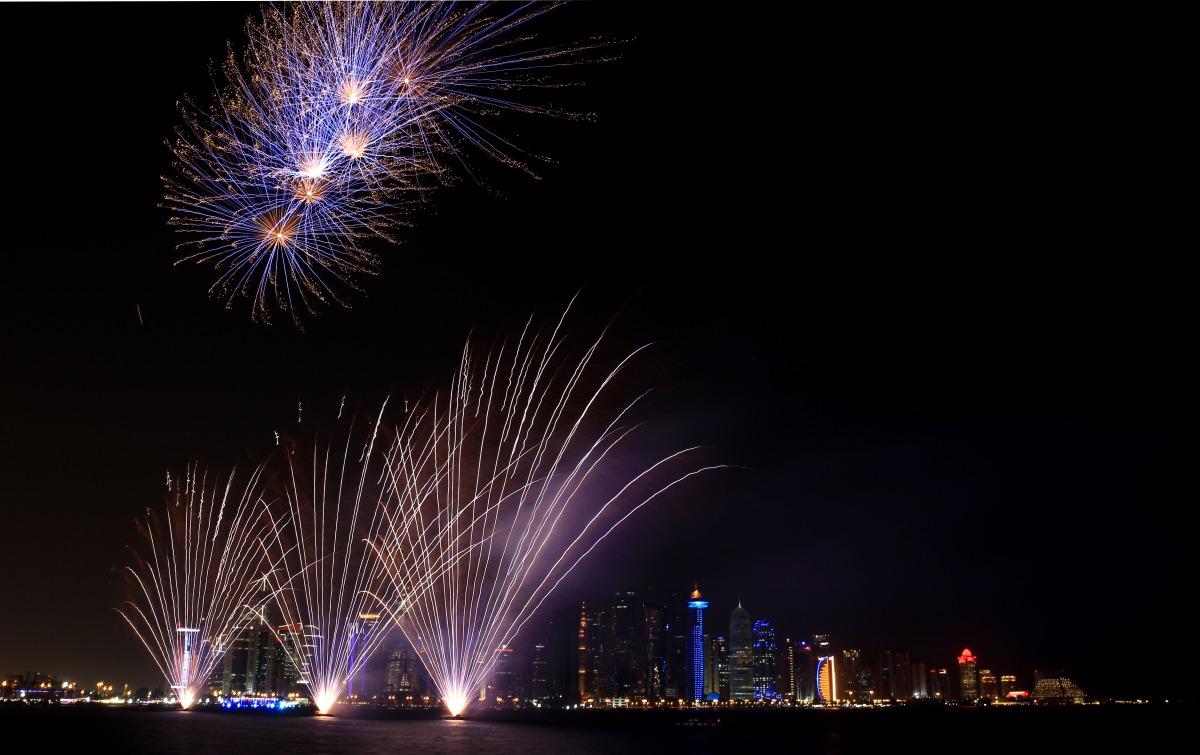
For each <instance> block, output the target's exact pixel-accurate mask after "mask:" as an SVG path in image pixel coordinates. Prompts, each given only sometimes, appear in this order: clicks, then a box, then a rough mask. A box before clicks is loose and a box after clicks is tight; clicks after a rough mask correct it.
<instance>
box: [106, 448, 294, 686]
mask: <svg viewBox="0 0 1200 755" xmlns="http://www.w3.org/2000/svg"><path fill="white" fill-rule="evenodd" d="M261 483H262V470H261V468H259V469H255V470H254V471H252V472H251V473H250V474H249V475H248V476H247V479H246V480H245V482H242V481H241V480H240V479H239V476H238V474H236V473H232V474H230V475H229V476H228V478H226V479H224V480H221V479H219V476H218V475H215V474H214V475H212V480H211V481H210V475H209V474H207V473H205V472H202V471H201V470H199V469H198V467H196V466H195V465H193V466H191V467H189V469H188V472H187V474H186V475H185V476H184V478H183V480H182V484H181V485H178V486H177V485H173V484H172V483H171V482H170V478H169V477H168V501H167V506H166V507H165V510H164V511H163V513H162V516H159V515H157V514H155V513H154V512H152V511H150V510H147V512H146V516H145V518H144V519H143V520H140V521H139V523H138V524H139V529H140V530H141V533H142V534H143V535H144V536H145V538H146V542H147V545H148V547H149V551H148V555H143V554H141V553H135V555H134V560H135V565H134V566H131V567H128V568H127V570H126V575H127V576H128V577H129V582H130V587H131V591H132V593H133V595H134V597H132V598H131V599H130V600H128V601H126V602H125V603H124V604H122V607H120V608H118V609H117V611H118V613H120V614H121V616H122V618H124V619H125V621H126V622H128V624H129V625H130V626H131V627H132V628H133V630H134V632H135V633H136V634H137V637H138V639H139V640H140V641H141V642H142V644H143V645H144V646H145V648H146V650H147V651H149V652H150V654H151V656H152V658H153V659H154V662H155V663H156V664H157V665H158V668H159V670H160V671H161V672H162V674H163V677H164V678H165V679H166V681H167V683H168V684H169V685H170V687H171V689H172V691H173V692H174V693H175V695H176V697H177V698H178V700H179V704H180V705H181V706H182V707H183V708H185V709H186V708H189V707H191V706H192V704H193V703H194V702H195V701H196V699H197V697H198V695H199V694H200V693H201V691H202V690H203V689H204V687H205V685H206V684H207V683H208V680H209V677H210V675H211V674H212V672H213V669H215V668H216V664H217V662H218V661H220V660H221V658H222V657H223V654H224V652H225V649H226V647H227V646H228V643H229V642H230V641H231V639H232V638H234V637H235V636H236V635H237V633H238V631H239V629H240V626H241V624H242V623H243V622H245V621H246V619H247V617H248V616H251V615H253V614H254V613H255V612H256V608H255V605H256V604H255V599H256V597H258V596H259V594H260V588H259V586H258V580H259V578H260V577H261V575H262V574H263V573H265V572H268V571H269V570H270V569H271V568H272V566H271V563H270V561H269V556H268V554H267V552H266V550H265V549H264V548H262V547H261V545H260V539H261V538H262V537H263V536H264V535H265V534H266V531H267V530H266V523H265V520H264V519H263V518H262V517H261V516H260V514H261V513H262V507H261V506H262V503H263V501H262V498H261ZM235 486H236V492H235Z"/></svg>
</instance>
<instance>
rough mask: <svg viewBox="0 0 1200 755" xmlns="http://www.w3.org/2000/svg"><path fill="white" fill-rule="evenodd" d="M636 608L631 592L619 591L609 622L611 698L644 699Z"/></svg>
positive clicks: (614, 600)
mask: <svg viewBox="0 0 1200 755" xmlns="http://www.w3.org/2000/svg"><path fill="white" fill-rule="evenodd" d="M637 613H638V612H637V608H636V602H635V600H634V594H633V593H632V592H618V593H617V594H616V595H615V596H614V599H613V605H612V614H611V622H610V625H609V626H610V630H611V631H610V634H611V646H610V647H611V652H610V653H609V663H610V666H609V676H610V678H611V686H612V696H613V697H614V698H619V699H623V700H630V699H634V698H639V699H640V697H641V696H642V691H643V686H644V681H643V680H642V679H639V678H638V676H639V674H638V672H639V670H640V669H639V664H638V663H637V661H638V651H637V647H638V639H639V633H638V631H637Z"/></svg>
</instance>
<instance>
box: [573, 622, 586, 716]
mask: <svg viewBox="0 0 1200 755" xmlns="http://www.w3.org/2000/svg"><path fill="white" fill-rule="evenodd" d="M587 638H588V611H587V603H582V604H580V606H579V631H578V638H577V639H578V646H577V653H578V654H577V656H576V658H577V660H578V664H577V665H578V669H579V676H578V678H577V680H576V690H575V692H576V695H577V699H578V700H579V702H584V701H586V700H587V699H588V678H587V672H588V643H587Z"/></svg>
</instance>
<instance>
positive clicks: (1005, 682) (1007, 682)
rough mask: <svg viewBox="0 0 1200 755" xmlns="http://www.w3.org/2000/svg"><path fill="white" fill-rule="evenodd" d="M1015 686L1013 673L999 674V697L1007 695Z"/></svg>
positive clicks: (1015, 680) (1015, 678) (1015, 681)
mask: <svg viewBox="0 0 1200 755" xmlns="http://www.w3.org/2000/svg"><path fill="white" fill-rule="evenodd" d="M1016 688H1017V677H1016V676H1015V675H1013V674H1001V675H1000V698H1001V699H1003V698H1006V697H1008V693H1009V692H1012V691H1013V690H1015V689H1016Z"/></svg>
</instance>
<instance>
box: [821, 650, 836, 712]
mask: <svg viewBox="0 0 1200 755" xmlns="http://www.w3.org/2000/svg"><path fill="white" fill-rule="evenodd" d="M816 681H817V701H818V702H820V703H823V704H825V705H831V704H833V703H835V702H837V699H838V697H837V675H836V674H835V669H834V665H833V656H832V655H826V656H822V657H821V658H818V659H817V680H816Z"/></svg>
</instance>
